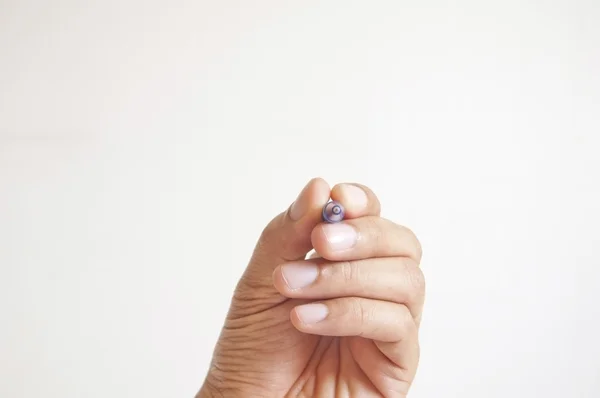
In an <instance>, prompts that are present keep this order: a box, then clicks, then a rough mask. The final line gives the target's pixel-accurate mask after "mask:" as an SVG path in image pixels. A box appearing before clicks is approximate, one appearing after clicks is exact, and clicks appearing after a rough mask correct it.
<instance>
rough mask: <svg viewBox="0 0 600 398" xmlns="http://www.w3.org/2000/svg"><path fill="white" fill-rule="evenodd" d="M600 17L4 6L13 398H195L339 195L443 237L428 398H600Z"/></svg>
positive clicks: (432, 311) (432, 292)
mask: <svg viewBox="0 0 600 398" xmlns="http://www.w3.org/2000/svg"><path fill="white" fill-rule="evenodd" d="M599 21H600V2H598V1H597V0H589V1H584V0H579V1H568V0H563V1H543V2H542V1H538V2H535V1H523V0H508V1H495V2H492V1H476V0H472V1H466V0H462V1H456V2H444V1H440V0H438V1H420V2H408V1H397V0H395V1H391V0H390V1H373V2H370V1H369V2H367V1H362V2H352V1H319V2H317V1H304V2H286V1H274V0H273V1H252V2H251V1H241V0H240V1H218V2H217V1H213V2H209V1H189V2H180V1H170V2H167V1H161V2H158V1H127V2H123V1H116V0H112V1H96V2H83V1H81V2H77V1H73V0H68V1H52V2H42V1H23V0H19V1H17V0H13V1H7V0H2V1H0V267H1V268H0V319H1V328H0V375H1V376H0V396H1V397H6V398H21V397H27V398H30V397H31V398H34V397H35V398H37V397H57V398H58V397H60V398H96V397H98V398H104V397H118V398H120V397H144V398H154V397H157V398H158V397H165V398H167V397H192V396H193V395H194V394H195V392H196V390H197V389H198V387H199V386H200V385H201V383H202V381H203V377H204V372H205V371H206V369H207V366H208V362H209V360H210V356H211V352H212V349H213V344H214V342H215V339H216V338H217V336H218V333H219V330H220V327H221V323H222V320H223V317H224V316H225V311H226V309H227V307H228V304H229V298H230V295H231V292H232V289H233V287H234V285H235V283H236V281H237V278H238V277H239V275H240V274H241V272H242V271H243V269H244V267H245V266H246V262H247V260H248V257H249V254H250V253H251V250H252V248H253V246H254V243H255V239H256V238H257V237H258V234H259V233H260V231H261V229H262V228H263V226H264V225H265V224H266V223H267V222H268V221H269V220H270V218H271V217H272V216H274V215H275V214H276V213H278V212H279V211H281V210H284V209H285V208H286V207H287V206H288V205H289V204H290V203H291V202H292V201H293V200H294V198H295V196H296V194H297V193H298V192H299V190H300V189H301V188H302V186H303V185H304V184H305V183H306V182H307V181H308V180H309V179H310V178H311V177H315V176H321V177H323V178H325V179H326V180H327V181H328V182H330V183H331V184H332V185H333V184H335V183H337V182H342V181H356V182H361V183H364V184H367V185H369V186H371V187H372V188H373V189H374V190H375V191H376V192H377V193H378V194H379V196H380V198H381V201H382V203H383V210H384V216H386V217H388V218H391V219H393V220H395V221H397V222H399V223H401V224H404V225H407V226H409V227H410V228H411V229H413V230H414V231H415V232H416V233H417V234H418V236H419V237H420V239H421V241H422V244H423V247H424V250H425V257H424V260H423V264H422V266H423V269H424V271H425V274H426V276H427V281H428V299H427V307H426V311H427V312H426V315H425V321H424V324H423V329H422V344H423V356H422V365H421V367H420V370H419V374H418V377H417V380H416V382H415V385H414V388H413V391H412V394H411V398H419V397H420V398H423V397H434V398H437V397H444V398H445V397H460V398H480V397H486V398H496V397H498V398H499V397H523V398H530V397H552V398H554V397H556V398H558V397H569V398H584V397H586V398H587V397H598V396H600V342H599V341H598V339H599V336H600V321H598V317H599V316H600V284H599V283H598V282H599V279H600V251H599V250H598V249H599V247H600V233H599V232H598V225H599V224H600V187H599V186H600V159H599V151H600V27H599V23H598V22H599Z"/></svg>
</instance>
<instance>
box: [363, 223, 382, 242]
mask: <svg viewBox="0 0 600 398" xmlns="http://www.w3.org/2000/svg"><path fill="white" fill-rule="evenodd" d="M381 220H383V219H382V218H379V217H368V218H366V219H365V221H364V233H365V234H366V235H367V237H368V240H369V241H371V243H372V246H373V247H379V246H380V244H381V242H382V241H383V236H384V234H383V228H382V226H381Z"/></svg>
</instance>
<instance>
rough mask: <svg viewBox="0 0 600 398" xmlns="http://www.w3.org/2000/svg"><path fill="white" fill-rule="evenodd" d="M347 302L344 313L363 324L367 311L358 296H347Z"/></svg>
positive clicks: (367, 317) (366, 321) (366, 317)
mask: <svg viewBox="0 0 600 398" xmlns="http://www.w3.org/2000/svg"><path fill="white" fill-rule="evenodd" d="M347 304H348V306H347V310H346V314H347V315H348V317H349V318H350V319H351V320H353V321H355V322H358V324H359V325H365V324H367V323H368V321H369V313H368V311H367V310H366V309H365V307H364V306H363V305H362V302H361V300H360V299H359V298H357V297H352V298H349V299H348V300H347Z"/></svg>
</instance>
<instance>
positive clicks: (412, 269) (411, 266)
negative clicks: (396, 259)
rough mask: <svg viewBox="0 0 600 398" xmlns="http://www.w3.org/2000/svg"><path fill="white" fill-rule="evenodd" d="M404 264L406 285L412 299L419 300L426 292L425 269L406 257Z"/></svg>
mask: <svg viewBox="0 0 600 398" xmlns="http://www.w3.org/2000/svg"><path fill="white" fill-rule="evenodd" d="M402 264H403V267H404V269H403V274H404V278H405V285H406V286H407V287H408V295H409V300H410V301H417V300H419V299H420V298H421V297H423V296H424V294H425V275H424V274H423V270H422V269H421V268H420V267H419V266H418V265H417V264H415V263H414V262H413V261H411V260H409V259H405V261H403V262H402Z"/></svg>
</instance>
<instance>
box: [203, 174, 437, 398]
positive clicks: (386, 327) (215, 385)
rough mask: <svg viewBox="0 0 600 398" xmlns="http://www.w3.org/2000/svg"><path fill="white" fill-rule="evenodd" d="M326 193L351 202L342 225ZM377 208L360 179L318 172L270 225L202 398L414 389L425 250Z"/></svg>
mask: <svg viewBox="0 0 600 398" xmlns="http://www.w3.org/2000/svg"><path fill="white" fill-rule="evenodd" d="M330 197H331V198H332V199H334V200H337V201H339V202H341V203H342V204H343V206H344V207H345V209H346V218H345V220H344V221H342V222H341V223H339V224H326V223H323V222H322V221H321V209H322V207H323V205H324V204H325V203H326V202H327V200H328V199H329V198H330ZM380 209H381V205H380V202H379V200H378V198H377V197H376V196H375V194H374V193H373V192H372V191H371V190H370V189H369V188H367V187H365V186H363V185H360V184H339V185H336V186H334V187H333V188H330V187H329V185H328V184H327V183H326V182H325V181H324V180H322V179H320V178H316V179H313V180H311V181H310V182H309V183H308V184H307V185H306V186H305V187H304V189H303V190H302V191H301V193H300V194H299V196H298V198H297V199H296V200H295V201H294V202H293V203H292V205H291V206H290V207H289V208H288V209H287V210H286V211H285V212H283V213H281V214H279V215H278V216H276V217H275V218H274V219H273V220H272V221H271V222H270V223H269V225H268V226H267V227H266V228H265V229H264V231H263V233H262V235H261V237H260V239H259V241H258V243H257V245H256V248H255V251H254V253H253V255H252V258H251V259H250V262H249V264H248V267H247V269H246V271H245V273H244V275H243V276H242V278H241V279H240V281H239V283H238V285H237V288H236V290H235V294H234V297H233V299H232V302H231V307H230V310H229V313H228V315H227V319H226V321H225V324H224V327H223V330H222V333H221V336H220V338H219V341H218V343H217V346H216V348H215V351H214V355H213V360H212V364H211V367H210V370H209V372H208V374H207V376H206V379H205V381H204V383H203V385H202V387H201V389H200V391H199V392H198V395H197V398H209V397H232V398H233V397H245V398H246V397H248V398H249V397H257V398H259V397H260V398H271V397H272V398H284V397H285V398H287V397H290V398H291V397H322V398H327V397H332V398H334V397H336V398H338V397H360V398H363V397H364V398H368V397H385V398H392V397H394V398H400V397H402V398H404V397H406V396H407V394H408V392H409V389H410V386H411V384H412V382H413V380H414V377H415V374H416V371H417V367H418V363H419V353H420V352H419V326H420V322H421V318H422V311H423V303H424V298H425V282H424V277H423V273H422V271H421V269H420V266H419V264H420V261H421V256H422V251H421V245H420V244H419V241H418V240H417V238H416V237H415V235H414V234H413V233H412V232H411V231H410V230H409V229H407V228H406V227H403V226H400V225H397V224H395V223H393V222H391V221H389V220H386V219H384V218H382V217H380ZM312 249H314V250H315V252H316V254H314V255H312V256H309V257H308V258H307V254H308V253H309V252H310V251H311V250H312Z"/></svg>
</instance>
